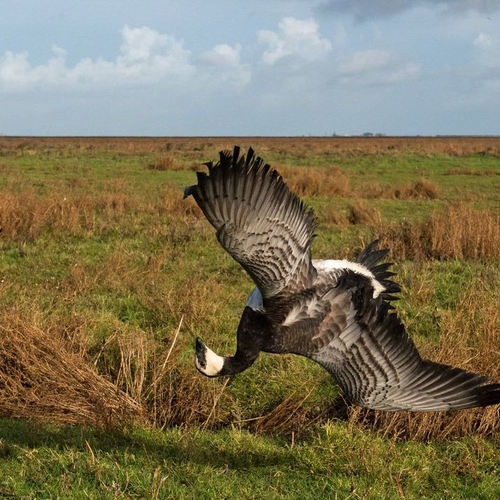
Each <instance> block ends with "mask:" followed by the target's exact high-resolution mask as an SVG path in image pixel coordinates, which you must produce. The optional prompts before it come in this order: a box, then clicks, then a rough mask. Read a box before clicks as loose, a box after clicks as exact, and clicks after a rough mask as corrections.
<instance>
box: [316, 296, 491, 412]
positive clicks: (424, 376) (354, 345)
mask: <svg viewBox="0 0 500 500" xmlns="http://www.w3.org/2000/svg"><path fill="white" fill-rule="evenodd" d="M350 308H351V311H350V312H348V313H347V314H346V315H345V316H344V318H343V320H344V322H345V323H344V324H343V325H342V333H341V334H340V336H338V335H337V336H335V338H333V337H332V338H331V340H330V342H329V343H328V344H327V345H324V346H323V347H322V348H320V349H319V350H318V351H317V352H315V353H314V354H313V355H312V356H311V357H312V359H314V360H315V361H317V362H318V363H320V364H321V365H323V366H324V367H325V368H326V369H327V370H328V371H329V372H330V373H331V374H332V375H333V377H334V378H335V379H336V381H337V382H338V384H339V385H340V387H341V388H342V390H343V392H344V394H345V396H346V397H347V398H348V399H349V400H350V401H351V402H352V403H354V404H358V405H361V406H365V407H367V408H372V409H375V410H385V411H398V410H410V411H439V410H451V409H464V408H472V407H476V406H486V405H490V404H496V403H500V384H490V385H483V384H484V383H485V382H487V381H488V378H487V377H482V376H479V375H476V374H474V373H470V372H466V371H464V370H462V369H459V368H453V367H451V366H448V365H444V364H440V363H435V362H433V361H429V360H425V359H422V358H421V356H420V354H419V352H418V350H417V348H416V347H415V345H414V343H413V341H412V340H411V339H410V338H409V336H408V334H407V333H406V330H405V328H404V326H403V324H402V323H401V321H400V320H399V318H398V316H397V315H396V313H394V312H391V308H390V305H389V304H388V303H387V302H385V301H384V300H382V299H381V298H379V299H377V300H374V299H372V298H371V296H370V295H368V294H366V293H363V292H360V291H358V292H355V293H354V294H353V298H352V301H351V305H350Z"/></svg>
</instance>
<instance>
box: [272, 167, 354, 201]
mask: <svg viewBox="0 0 500 500" xmlns="http://www.w3.org/2000/svg"><path fill="white" fill-rule="evenodd" d="M276 168H277V170H278V171H279V172H280V174H281V175H282V176H283V178H284V179H285V182H286V183H287V185H288V187H289V188H290V189H291V190H292V191H293V192H294V193H296V194H297V195H298V196H349V194H350V193H351V190H350V188H349V179H348V178H347V176H346V174H345V173H344V172H343V171H342V169H340V168H339V167H331V168H329V169H328V170H325V169H313V168H307V169H305V168H293V167H289V166H286V165H280V166H277V167H276Z"/></svg>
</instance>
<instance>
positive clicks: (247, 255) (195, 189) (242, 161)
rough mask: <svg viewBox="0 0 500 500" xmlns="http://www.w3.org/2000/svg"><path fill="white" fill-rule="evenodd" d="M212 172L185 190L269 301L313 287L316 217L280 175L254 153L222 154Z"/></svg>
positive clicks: (199, 175) (201, 176)
mask: <svg viewBox="0 0 500 500" xmlns="http://www.w3.org/2000/svg"><path fill="white" fill-rule="evenodd" d="M207 166H208V169H209V173H208V175H207V174H206V173H198V174H197V178H198V184H197V185H194V186H190V187H188V188H186V191H185V195H186V196H188V195H192V196H193V197H194V199H195V200H196V202H197V204H198V205H199V206H200V208H201V210H202V211H203V213H204V214H205V216H206V218H207V219H208V221H209V222H210V223H211V224H212V226H214V228H215V229H216V231H217V239H218V240H219V242H220V244H221V245H222V246H223V247H224V248H225V249H226V251H227V252H228V253H229V254H230V255H231V256H232V257H233V258H234V259H235V260H236V261H237V262H239V263H240V264H241V265H242V266H243V268H244V269H245V270H246V271H247V272H248V274H249V275H250V276H251V278H252V279H253V280H254V282H255V283H256V285H257V287H258V288H259V289H260V291H261V293H262V296H263V297H264V298H269V297H272V296H274V295H277V294H279V293H292V291H293V290H295V289H297V288H302V287H304V286H310V284H311V283H312V281H313V279H314V277H315V270H314V267H313V265H312V261H311V256H310V245H311V243H312V240H313V237H314V235H313V231H314V227H315V217H314V213H313V211H312V210H311V209H306V208H305V206H304V205H303V203H302V202H301V200H300V199H299V198H298V197H297V196H296V195H295V194H293V193H292V192H291V191H290V190H289V189H288V187H287V186H286V184H285V183H284V182H283V179H282V178H281V176H280V175H279V174H278V173H277V172H276V171H275V170H273V169H271V167H270V166H269V165H267V164H265V165H264V164H263V161H262V160H261V158H260V157H255V156H254V152H253V150H252V149H249V151H248V153H247V155H246V156H245V155H241V156H240V151H239V147H235V148H234V151H233V152H228V151H224V152H221V153H220V160H219V162H217V163H216V164H215V165H213V164H212V163H211V162H210V163H207Z"/></svg>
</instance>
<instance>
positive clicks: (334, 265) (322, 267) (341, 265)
mask: <svg viewBox="0 0 500 500" xmlns="http://www.w3.org/2000/svg"><path fill="white" fill-rule="evenodd" d="M313 266H314V267H315V268H316V269H317V270H318V271H326V272H328V271H342V269H348V270H349V271H353V272H355V273H357V274H361V275H362V276H366V277H367V278H369V279H370V281H371V284H372V287H373V297H374V298H377V297H378V296H379V295H380V294H381V293H382V292H385V286H384V285H382V283H380V281H378V280H376V279H375V276H374V275H373V273H372V272H371V271H370V270H369V269H368V268H367V267H365V266H363V265H362V264H359V263H358V262H351V261H349V260H345V259H343V260H313Z"/></svg>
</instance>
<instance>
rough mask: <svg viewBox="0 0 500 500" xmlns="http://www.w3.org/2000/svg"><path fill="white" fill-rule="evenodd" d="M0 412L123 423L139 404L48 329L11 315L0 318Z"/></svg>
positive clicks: (139, 417) (135, 415)
mask: <svg viewBox="0 0 500 500" xmlns="http://www.w3.org/2000/svg"><path fill="white" fill-rule="evenodd" d="M2 325H4V326H2V327H0V335H1V337H2V342H1V343H0V400H1V402H2V404H1V405H0V415H1V416H3V417H12V418H27V419H35V420H42V421H49V422H59V423H64V424H85V425H92V426H98V427H123V426H127V425H131V424H134V423H138V422H140V421H144V414H143V412H142V408H141V407H140V406H139V405H138V404H137V403H136V402H135V401H134V400H133V399H132V398H130V397H129V396H127V395H126V394H125V393H123V392H121V391H119V390H117V387H116V385H114V384H113V383H111V382H109V381H108V380H106V379H105V378H103V377H101V376H99V375H98V374H97V372H96V370H95V368H94V367H93V366H92V365H91V364H90V363H88V362H87V361H85V360H84V359H83V358H82V357H81V356H80V355H79V354H76V353H74V352H73V351H72V349H71V348H70V346H69V345H68V343H67V342H65V341H64V340H63V339H62V338H61V337H60V336H59V335H57V334H56V335H54V334H53V332H44V331H43V330H41V329H39V328H38V327H37V326H35V325H34V324H33V322H30V323H26V322H25V321H22V320H21V319H20V318H19V317H18V316H16V315H14V314H5V315H3V317H2Z"/></svg>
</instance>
